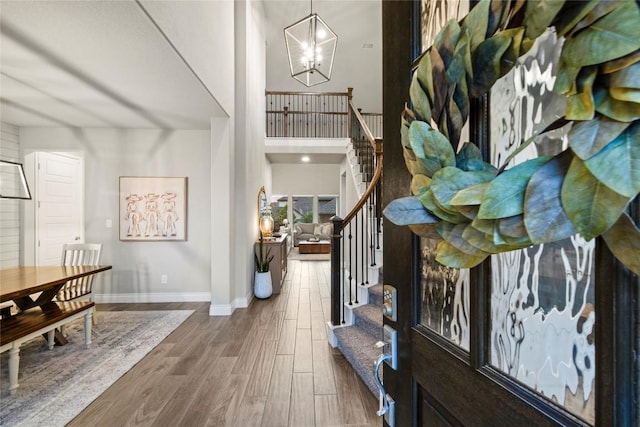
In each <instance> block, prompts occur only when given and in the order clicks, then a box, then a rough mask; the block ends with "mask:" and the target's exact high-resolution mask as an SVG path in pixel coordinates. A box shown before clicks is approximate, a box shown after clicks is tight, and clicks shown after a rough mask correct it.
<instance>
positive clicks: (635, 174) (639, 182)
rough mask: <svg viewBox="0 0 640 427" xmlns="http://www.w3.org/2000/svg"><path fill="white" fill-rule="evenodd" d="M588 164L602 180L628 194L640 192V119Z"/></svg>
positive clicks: (629, 195) (632, 194)
mask: <svg viewBox="0 0 640 427" xmlns="http://www.w3.org/2000/svg"><path fill="white" fill-rule="evenodd" d="M585 166H586V167H587V169H589V172H591V173H592V174H593V175H594V176H595V177H596V178H597V179H598V180H599V181H602V183H603V184H604V185H606V186H607V187H609V188H611V189H612V190H613V191H615V192H616V193H619V194H622V195H623V196H625V197H629V198H631V197H635V195H636V194H638V192H640V123H639V122H634V123H633V124H632V125H631V126H629V127H628V128H627V129H626V130H625V131H624V132H622V133H621V134H620V135H618V137H617V138H616V139H614V140H613V141H612V142H610V143H609V144H608V145H607V146H606V147H604V148H603V149H602V150H600V152H599V153H598V154H596V155H594V156H593V157H591V158H590V159H589V160H586V161H585Z"/></svg>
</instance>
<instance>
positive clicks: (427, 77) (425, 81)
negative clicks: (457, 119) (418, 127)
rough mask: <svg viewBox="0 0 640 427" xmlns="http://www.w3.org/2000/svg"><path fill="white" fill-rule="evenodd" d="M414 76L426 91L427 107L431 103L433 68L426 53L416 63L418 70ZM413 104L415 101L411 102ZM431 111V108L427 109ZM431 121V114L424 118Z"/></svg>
mask: <svg viewBox="0 0 640 427" xmlns="http://www.w3.org/2000/svg"><path fill="white" fill-rule="evenodd" d="M415 75H416V76H417V78H418V81H419V82H420V84H421V85H422V88H423V89H424V90H425V91H426V96H427V98H428V99H429V105H431V104H432V102H433V93H434V92H433V68H432V67H431V56H430V55H429V54H428V53H427V54H426V55H423V56H422V58H421V59H420V62H419V63H418V69H417V70H416V73H415ZM413 102H414V104H415V101H413ZM429 109H431V108H429ZM429 120H431V113H429V115H428V116H427V117H426V121H429Z"/></svg>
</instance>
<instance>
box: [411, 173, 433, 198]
mask: <svg viewBox="0 0 640 427" xmlns="http://www.w3.org/2000/svg"><path fill="white" fill-rule="evenodd" d="M429 185H431V178H429V177H428V176H425V175H420V174H416V175H413V179H411V193H412V194H413V195H414V196H419V195H420V194H422V193H423V192H425V191H427V188H429Z"/></svg>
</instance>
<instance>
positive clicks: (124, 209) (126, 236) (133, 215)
mask: <svg viewBox="0 0 640 427" xmlns="http://www.w3.org/2000/svg"><path fill="white" fill-rule="evenodd" d="M119 205H120V207H119V215H118V217H119V234H120V240H122V241H166V240H171V241H173V240H175V241H184V240H187V177H155V176H121V177H120V191H119Z"/></svg>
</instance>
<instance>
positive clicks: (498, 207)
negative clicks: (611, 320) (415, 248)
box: [385, 0, 640, 274]
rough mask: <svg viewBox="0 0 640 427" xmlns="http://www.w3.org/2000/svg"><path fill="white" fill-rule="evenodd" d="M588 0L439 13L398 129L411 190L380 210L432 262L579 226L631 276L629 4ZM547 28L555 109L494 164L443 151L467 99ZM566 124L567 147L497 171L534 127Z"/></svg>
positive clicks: (471, 260)
mask: <svg viewBox="0 0 640 427" xmlns="http://www.w3.org/2000/svg"><path fill="white" fill-rule="evenodd" d="M597 4H598V3H597V2H578V3H575V2H566V3H565V2H561V1H560V2H553V3H551V2H549V3H548V2H518V3H496V2H491V1H489V0H485V1H481V2H479V3H478V4H477V5H476V6H475V7H474V8H473V9H472V10H471V12H470V13H469V14H468V15H467V16H466V17H465V18H464V19H463V20H462V22H461V24H458V23H457V22H456V21H455V20H451V21H449V22H448V23H447V26H446V27H445V28H444V29H443V30H442V31H441V32H440V34H439V36H438V37H437V38H436V42H435V43H434V45H433V46H432V47H431V48H430V49H429V50H427V51H426V52H425V54H424V55H423V56H422V57H421V58H420V60H419V64H418V67H417V69H416V71H415V73H414V76H413V81H412V84H411V88H410V97H411V101H412V105H413V109H412V110H409V109H406V110H405V112H404V115H403V124H402V128H401V133H402V145H403V149H404V152H405V159H406V164H407V168H408V170H409V171H410V172H411V174H412V175H413V180H412V184H411V192H412V193H413V196H410V197H405V198H401V199H397V200H394V201H393V202H392V203H390V204H389V205H388V206H387V207H386V209H385V216H386V217H387V218H388V219H389V220H390V221H392V222H394V223H395V224H397V225H408V226H409V227H410V228H411V230H412V231H414V232H415V233H417V234H419V235H421V236H424V237H430V238H438V239H441V240H440V243H439V244H438V248H437V252H438V255H437V258H436V259H437V260H438V262H440V263H442V264H444V265H447V266H450V267H459V268H466V267H473V266H475V265H478V264H479V263H480V262H482V261H483V260H484V259H485V258H486V257H487V256H489V255H490V254H493V253H500V252H506V251H511V250H514V249H519V248H524V247H528V246H530V245H533V244H539V243H547V242H555V241H559V240H562V239H564V238H567V237H569V236H571V235H573V234H575V233H576V232H579V233H580V234H581V235H582V236H583V237H584V238H585V239H587V240H590V239H592V238H594V237H596V236H600V235H602V236H603V238H604V240H605V242H606V243H607V246H609V248H610V249H611V251H612V253H613V254H614V255H615V256H616V257H617V258H618V259H619V260H620V261H621V262H622V263H623V264H625V265H626V266H627V267H628V268H630V269H631V270H632V271H634V272H635V273H636V274H640V257H638V253H640V230H638V228H637V227H636V225H635V224H634V223H633V220H632V219H631V218H630V217H629V216H628V215H627V214H626V213H625V210H626V207H627V205H628V203H629V201H631V200H633V199H634V198H635V197H636V196H637V195H638V193H639V192H640V175H639V171H640V165H639V164H638V159H639V158H640V156H639V155H638V153H640V124H639V123H638V117H640V102H637V99H638V97H637V94H638V91H639V90H640V79H638V78H637V74H638V70H639V69H640V64H639V63H638V61H639V60H640V55H638V54H637V52H638V51H639V50H640V37H638V28H640V10H639V8H638V5H637V4H636V3H635V2H620V3H615V4H614V3H611V5H612V7H596V5H597ZM510 19H512V21H509V20H510ZM547 27H555V30H556V33H557V34H558V36H561V37H565V38H566V41H565V42H564V44H563V46H562V52H561V54H560V63H559V65H558V77H557V79H556V82H555V87H554V91H555V92H558V93H561V94H563V95H564V96H565V97H567V107H566V110H565V112H564V114H565V116H564V117H562V118H561V119H558V120H557V121H556V122H554V123H553V124H551V125H550V126H548V127H547V128H546V129H543V130H541V131H539V132H538V133H536V134H535V135H534V137H532V138H530V139H528V140H527V141H525V142H524V143H522V144H521V148H519V149H518V150H517V151H516V152H514V153H513V154H512V155H511V156H509V157H508V158H507V159H505V161H504V163H503V166H502V167H500V169H496V168H495V167H494V166H492V165H490V164H488V163H486V162H484V161H483V159H482V155H481V153H480V151H479V149H478V147H476V146H475V145H474V144H472V143H468V142H467V143H464V144H463V145H462V146H461V147H459V149H454V147H455V146H457V145H458V143H459V140H460V133H461V129H462V126H463V124H464V123H465V121H466V119H467V117H468V113H469V98H470V97H480V96H482V95H484V94H485V93H487V91H489V90H490V89H491V87H492V86H493V84H494V83H495V81H496V80H497V79H498V78H499V77H501V76H503V75H504V74H506V73H507V72H508V71H509V70H510V69H511V68H512V67H513V66H514V65H515V63H516V59H517V58H518V57H520V56H521V55H523V54H524V53H526V52H527V51H528V50H529V49H530V48H531V47H532V45H533V43H534V41H535V40H536V39H537V38H538V37H539V36H541V35H542V34H543V33H544V32H545V31H546V29H547ZM478 29H483V30H481V31H478ZM569 123H570V124H572V128H571V130H570V132H569V134H568V142H569V148H568V149H566V150H564V151H562V152H561V153H560V154H557V155H555V156H543V157H538V158H535V159H532V160H528V161H525V162H523V163H520V164H518V165H517V166H514V167H512V168H510V169H506V166H507V165H508V164H509V163H510V161H511V160H512V159H513V158H514V157H515V156H516V155H517V154H519V153H520V152H521V151H522V150H524V149H526V147H527V146H528V145H529V144H530V143H531V142H532V141H533V139H534V138H535V137H536V136H539V135H540V134H542V133H545V132H547V131H551V130H555V129H557V128H559V127H561V126H564V125H565V124H569ZM432 124H434V126H431V125H432ZM436 128H437V129H438V130H436ZM549 224H553V226H549Z"/></svg>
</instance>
